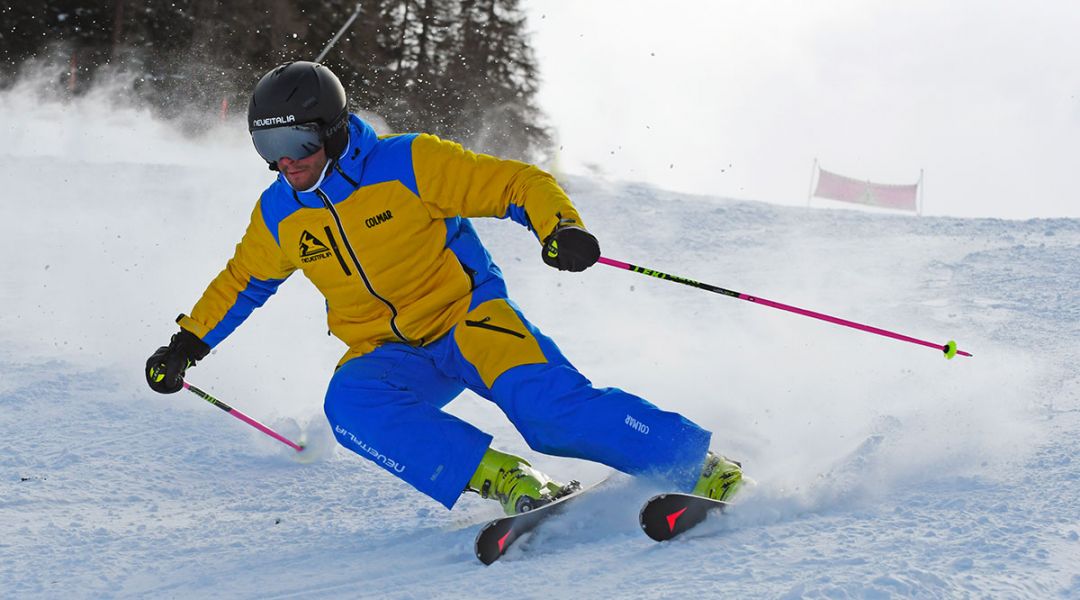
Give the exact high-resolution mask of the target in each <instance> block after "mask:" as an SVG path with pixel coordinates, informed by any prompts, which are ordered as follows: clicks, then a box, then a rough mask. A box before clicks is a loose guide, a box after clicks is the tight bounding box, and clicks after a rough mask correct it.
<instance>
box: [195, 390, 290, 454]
mask: <svg viewBox="0 0 1080 600" xmlns="http://www.w3.org/2000/svg"><path fill="white" fill-rule="evenodd" d="M184 389H185V390H187V391H189V392H191V393H192V394H195V395H196V396H198V397H200V398H202V399H203V400H206V401H207V402H209V403H210V404H213V405H214V406H216V407H218V408H220V409H221V410H223V411H225V412H227V413H229V414H230V415H232V416H234V417H236V418H237V419H240V420H241V421H243V422H245V423H247V424H248V425H251V426H252V427H254V428H255V429H258V430H259V431H261V432H263V433H265V434H266V435H268V436H270V437H272V438H274V439H275V440H277V441H279V442H281V443H283V444H285V445H286V446H288V447H290V448H292V449H293V450H296V451H297V452H301V451H303V449H304V447H303V446H301V445H300V444H297V443H295V442H293V441H292V440H290V439H288V438H286V437H285V436H283V435H281V434H280V433H278V432H276V431H274V430H273V429H270V428H269V427H267V426H266V425H263V424H262V423H260V422H258V421H256V420H255V419H252V418H251V417H249V416H247V415H245V414H244V413H242V412H240V411H238V410H236V409H235V408H233V407H231V406H229V405H228V404H225V403H224V402H222V401H221V400H218V399H217V398H215V397H213V396H211V395H210V394H208V393H206V392H204V391H202V390H200V389H199V388H197V387H195V386H193V385H191V384H190V383H188V382H186V381H185V382H184Z"/></svg>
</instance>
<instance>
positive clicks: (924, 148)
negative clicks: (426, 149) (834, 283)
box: [526, 0, 1080, 218]
mask: <svg viewBox="0 0 1080 600" xmlns="http://www.w3.org/2000/svg"><path fill="white" fill-rule="evenodd" d="M526 4H527V6H528V7H529V10H530V27H531V29H532V30H533V32H534V36H533V43H534V45H535V47H536V50H537V55H538V59H539V61H540V65H541V69H542V74H543V78H544V84H543V88H542V91H541V94H540V102H541V105H542V106H543V108H544V109H545V111H546V113H547V115H548V116H549V118H550V121H551V124H552V125H553V126H554V128H555V129H556V131H557V133H558V137H559V142H560V144H561V146H562V151H561V153H560V155H559V158H558V163H557V168H558V169H561V170H563V171H566V172H571V173H589V172H600V173H603V174H604V175H605V176H607V177H610V178H613V179H636V180H641V181H646V182H650V183H653V184H656V185H659V186H662V187H665V188H669V189H676V190H680V191H689V192H698V193H704V194H713V195H720V196H728V197H736V198H747V199H755V200H766V201H771V202H778V203H783V204H793V205H798V204H805V203H806V198H807V195H808V191H809V182H810V174H811V169H812V163H813V160H814V158H817V159H818V160H819V161H820V163H821V165H822V166H823V167H824V168H826V169H829V170H831V171H835V172H839V173H842V174H845V175H849V176H852V177H856V178H859V179H871V180H874V181H878V182H882V183H914V182H915V181H916V180H917V179H918V177H919V170H920V169H925V172H926V175H925V186H926V187H925V206H924V209H925V212H926V213H927V214H931V215H954V216H992V217H1006V218H1028V217H1052V216H1068V217H1080V33H1078V32H1080V3H1077V2H1072V1H1064V0H1062V1H1053V2H1027V3H1021V2H993V1H985V0H983V1H974V0H962V1H956V0H951V1H949V2H939V1H929V0H914V1H912V0H905V1H903V2H900V1H894V2H880V1H868V0H830V1H822V2H801V1H761V0H755V1H753V2H749V1H746V0H739V1H729V0H666V1H665V2H653V1H645V0H588V1H587V2H572V1H568V0H526ZM815 202H817V201H815ZM821 204H822V205H825V204H827V203H826V202H821Z"/></svg>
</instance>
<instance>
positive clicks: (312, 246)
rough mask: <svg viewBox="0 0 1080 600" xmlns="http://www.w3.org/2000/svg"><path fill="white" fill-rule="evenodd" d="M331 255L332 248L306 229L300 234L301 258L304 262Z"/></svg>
mask: <svg viewBox="0 0 1080 600" xmlns="http://www.w3.org/2000/svg"><path fill="white" fill-rule="evenodd" d="M328 256H330V249H329V248H327V247H326V244H324V243H322V241H321V240H319V238H317V237H315V236H313V235H311V232H309V231H304V233H302V234H301V235H300V260H301V261H302V262H306V263H309V262H314V261H317V260H321V259H324V258H326V257H328Z"/></svg>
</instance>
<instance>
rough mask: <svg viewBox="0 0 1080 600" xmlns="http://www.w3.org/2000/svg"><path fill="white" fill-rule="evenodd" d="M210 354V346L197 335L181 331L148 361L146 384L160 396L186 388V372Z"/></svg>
mask: <svg viewBox="0 0 1080 600" xmlns="http://www.w3.org/2000/svg"><path fill="white" fill-rule="evenodd" d="M209 353H210V346H207V345H206V342H204V341H202V340H200V339H199V337H198V336H197V335H195V334H194V333H191V332H190V331H187V330H185V329H181V330H180V332H179V333H175V334H173V336H172V340H171V341H170V342H169V345H168V346H162V347H160V348H158V349H157V352H155V353H153V354H152V355H151V356H150V359H149V360H147V361H146V383H149V384H150V389H152V390H154V391H155V392H157V393H159V394H172V393H175V392H179V391H180V389H181V388H182V387H184V371H187V368H188V367H193V366H195V363H197V362H198V361H200V360H202V359H203V358H204V357H205V356H206V355H207V354H209Z"/></svg>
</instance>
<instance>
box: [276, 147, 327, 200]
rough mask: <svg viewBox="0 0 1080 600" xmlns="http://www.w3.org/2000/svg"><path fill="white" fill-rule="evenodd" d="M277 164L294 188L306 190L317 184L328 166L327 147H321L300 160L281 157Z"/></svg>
mask: <svg viewBox="0 0 1080 600" xmlns="http://www.w3.org/2000/svg"><path fill="white" fill-rule="evenodd" d="M277 166H278V171H280V172H281V174H282V175H284V176H285V179H286V181H288V182H289V185H291V186H292V187H293V189H294V190H306V189H308V188H310V187H311V186H313V185H315V182H316V181H318V180H319V176H321V175H322V171H323V167H325V166H326V149H325V148H319V150H318V151H317V152H316V153H315V154H312V155H311V156H309V157H307V158H301V159H300V160H293V159H291V158H288V157H281V158H279V159H278V161H277Z"/></svg>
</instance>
